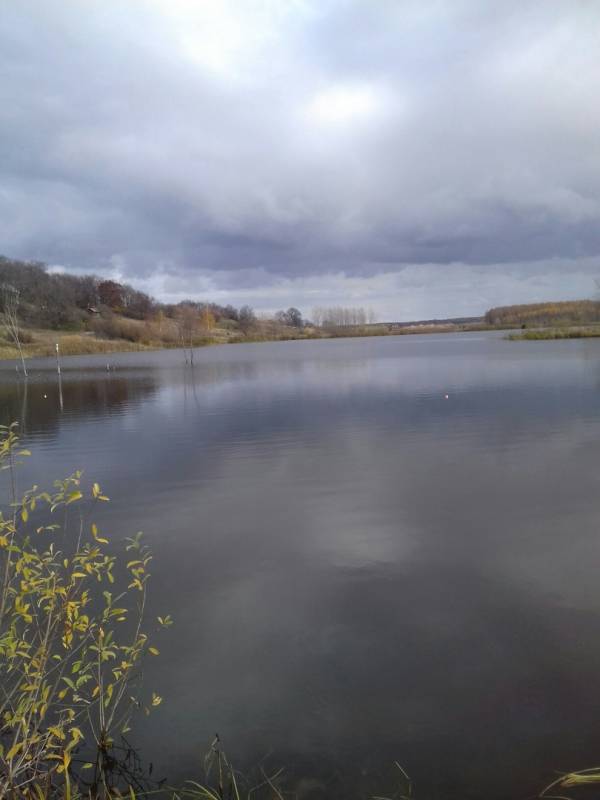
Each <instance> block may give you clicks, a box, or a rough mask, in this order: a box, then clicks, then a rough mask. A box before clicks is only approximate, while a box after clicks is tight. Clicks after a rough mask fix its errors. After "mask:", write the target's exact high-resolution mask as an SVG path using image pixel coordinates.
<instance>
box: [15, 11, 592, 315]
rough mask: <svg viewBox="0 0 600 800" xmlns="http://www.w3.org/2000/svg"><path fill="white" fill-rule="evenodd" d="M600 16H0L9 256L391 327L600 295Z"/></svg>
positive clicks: (183, 292)
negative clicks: (373, 319)
mask: <svg viewBox="0 0 600 800" xmlns="http://www.w3.org/2000/svg"><path fill="white" fill-rule="evenodd" d="M599 86H600V2H597V0H502V2H496V0H135V2H123V0H100V1H98V0H86V2H81V0H5V2H3V3H2V8H1V10H0V253H3V254H4V255H7V256H11V257H14V258H23V259H33V260H40V261H44V262H45V263H47V264H48V265H49V266H50V267H51V269H53V270H64V271H68V272H73V273H85V272H93V273H95V274H97V275H101V276H106V277H112V278H115V279H117V280H123V281H125V282H128V283H131V284H132V285H134V286H136V287H137V288H140V289H143V290H144V291H147V292H149V293H151V294H153V295H154V296H155V297H157V298H158V299H161V300H165V301H169V302H177V301H178V300H180V299H183V298H184V297H194V298H197V299H201V300H212V301H214V302H220V303H233V304H234V305H242V304H245V303H248V304H249V305H251V306H253V307H254V308H255V309H256V310H258V311H265V312H268V311H272V310H275V309H278V308H286V307H288V306H290V305H294V306H297V307H299V308H300V309H301V310H302V311H303V312H304V314H305V315H306V316H310V312H311V309H312V308H313V307H315V306H329V305H352V306H358V305H361V306H369V307H371V308H373V309H374V311H375V313H376V315H377V318H378V319H379V320H406V319H422V318H432V317H440V318H443V317H453V316H463V315H477V314H480V313H482V312H484V311H485V310H486V309H487V308H489V307H491V306H495V305H503V304H511V303H520V302H535V301H543V300H550V299H554V300H555V299H571V298H583V297H591V296H595V295H596V294H597V293H598V288H597V286H596V279H598V278H600V102H598V87H599Z"/></svg>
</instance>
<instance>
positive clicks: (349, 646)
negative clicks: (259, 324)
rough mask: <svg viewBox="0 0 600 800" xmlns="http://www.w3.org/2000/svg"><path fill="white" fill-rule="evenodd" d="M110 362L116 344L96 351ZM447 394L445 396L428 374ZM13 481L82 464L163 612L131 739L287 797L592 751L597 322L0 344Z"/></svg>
mask: <svg viewBox="0 0 600 800" xmlns="http://www.w3.org/2000/svg"><path fill="white" fill-rule="evenodd" d="M107 360H108V362H109V366H110V369H109V370H107V367H106V364H107ZM446 395H447V397H446ZM0 417H1V418H0V422H2V423H6V422H9V421H11V420H13V419H18V420H20V422H21V426H22V430H23V438H24V441H25V443H26V444H27V446H28V447H29V448H30V449H31V450H32V451H33V452H34V458H33V459H32V460H31V461H30V462H29V463H27V464H25V465H24V467H23V469H22V472H21V476H20V484H21V488H26V486H27V484H28V483H31V482H33V481H36V482H39V483H41V484H43V483H45V482H48V481H49V480H51V479H54V478H55V477H60V476H64V475H67V474H68V473H70V472H72V471H74V470H75V469H77V468H83V469H84V470H85V472H86V475H87V476H88V477H89V478H90V479H93V480H97V481H99V482H100V483H101V485H102V487H103V488H104V489H105V490H106V492H107V494H108V495H110V497H111V500H112V502H111V503H110V504H109V505H106V506H105V507H103V508H102V513H101V514H100V515H99V522H100V523H101V525H102V529H103V530H105V531H107V532H109V533H110V534H111V536H112V537H113V538H121V537H124V536H126V535H131V534H132V533H135V532H136V531H138V530H143V531H144V533H145V536H146V539H147V541H148V543H149V544H150V545H151V547H152V549H153V551H154V555H155V561H154V565H153V566H154V569H153V578H152V583H151V586H150V610H149V613H150V615H156V614H158V613H161V614H165V613H170V614H172V616H173V617H174V618H175V625H174V626H173V627H172V628H170V629H169V631H168V632H165V633H164V634H162V635H161V644H160V647H161V655H160V657H159V658H156V659H151V660H150V662H149V663H148V664H147V669H146V684H147V685H148V686H149V687H151V688H153V689H156V691H157V692H159V694H160V695H162V696H163V697H164V703H163V705H162V706H161V707H160V709H158V711H157V712H156V713H155V714H154V715H153V716H151V717H150V719H149V722H148V723H144V726H145V727H144V726H142V728H141V729H140V732H139V734H138V735H137V736H136V737H135V738H134V741H135V743H136V744H137V745H139V747H140V748H141V752H142V754H143V756H144V758H145V759H147V760H151V761H152V762H153V764H154V774H155V775H157V774H160V775H168V777H169V778H170V779H171V780H178V779H182V778H187V777H190V778H197V779H200V777H201V774H202V773H201V766H202V757H203V755H204V753H205V752H206V750H207V747H208V745H209V743H210V740H211V738H212V735H213V733H214V732H215V731H217V732H218V733H219V734H220V736H221V738H222V740H223V742H224V745H225V749H226V750H227V752H228V754H229V755H230V757H231V758H232V759H233V760H234V761H235V762H236V763H237V764H238V765H239V766H240V767H241V768H243V769H247V768H248V767H249V766H251V765H252V764H255V763H257V762H258V761H259V760H261V759H263V758H264V757H267V756H268V763H269V764H271V765H273V766H280V765H284V766H286V773H287V775H288V780H289V785H290V787H291V788H293V789H295V790H296V791H297V797H298V798H299V800H303V798H309V797H310V798H328V799H331V798H345V799H346V798H353V797H360V796H364V794H366V793H367V792H373V793H382V792H384V793H385V792H387V793H388V794H391V792H392V791H393V790H394V784H393V778H394V769H395V768H394V766H393V762H394V760H397V761H398V762H399V763H400V764H401V765H402V766H403V767H404V769H405V770H406V771H407V772H408V773H409V774H410V775H411V777H412V778H413V780H414V782H415V785H416V794H417V796H418V797H419V798H423V799H424V800H430V799H432V798H435V799H436V800H437V798H440V799H441V798H444V799H445V800H448V798H461V800H464V799H465V798H482V797H484V796H485V797H486V798H487V800H490V798H491V799H492V800H495V799H496V798H498V800H500V798H502V799H503V800H504V799H505V798H507V797H513V798H515V797H523V798H525V797H528V796H530V795H532V794H535V793H536V792H537V791H539V790H540V789H541V788H542V787H543V786H544V785H545V784H546V783H548V782H550V780H552V779H553V777H554V772H555V771H557V770H570V769H577V768H583V767H588V766H595V765H596V764H597V763H598V762H599V761H600V723H599V719H600V580H599V575H600V525H599V523H600V341H598V340H587V341H586V340H579V341H547V342H509V341H506V340H505V339H504V338H503V336H502V334H482V333H474V334H454V335H431V336H398V337H387V338H368V339H366V338H365V339H339V340H322V341H304V342H303V341H296V342H278V343H270V344H257V345H253V344H247V345H225V346H219V347H211V348H205V349H202V350H198V351H197V352H196V364H195V367H194V368H193V369H191V368H189V367H186V366H185V364H184V362H183V356H182V353H181V352H180V351H163V352H157V353H127V354H119V355H110V356H101V357H73V358H69V359H64V360H63V375H62V409H61V406H60V402H59V396H58V385H57V379H56V371H55V364H54V362H53V361H52V360H33V361H32V362H31V376H30V378H29V381H28V383H27V388H26V389H25V388H24V384H23V381H22V380H21V379H19V377H18V375H16V373H15V368H14V364H7V363H6V362H4V363H2V364H0Z"/></svg>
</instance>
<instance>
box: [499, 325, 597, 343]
mask: <svg viewBox="0 0 600 800" xmlns="http://www.w3.org/2000/svg"><path fill="white" fill-rule="evenodd" d="M598 337H600V326H593V327H585V328H580V327H579V328H543V329H541V330H533V331H522V332H520V333H511V334H510V335H509V336H507V337H506V338H507V339H510V341H511V342H528V341H542V340H548V339H596V338H598Z"/></svg>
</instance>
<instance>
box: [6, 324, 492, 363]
mask: <svg viewBox="0 0 600 800" xmlns="http://www.w3.org/2000/svg"><path fill="white" fill-rule="evenodd" d="M493 329H494V328H493V327H492V326H482V325H477V326H475V325H447V324H444V325H414V326H413V325H408V326H403V327H395V326H393V325H382V324H379V325H377V324H374V325H364V326H357V327H354V326H347V327H339V328H317V327H312V326H311V327H305V328H292V327H285V326H282V325H278V324H276V323H273V322H271V321H264V320H260V321H257V323H256V325H255V326H253V327H252V328H251V329H250V330H247V331H242V330H240V328H239V326H238V325H235V324H230V325H227V326H225V325H224V326H222V327H219V326H216V327H214V328H212V329H211V330H210V331H205V332H202V331H199V332H198V333H196V334H194V335H193V337H192V345H193V347H194V348H197V347H205V346H207V345H212V344H242V343H260V342H281V341H295V340H301V339H341V338H351V337H357V336H410V335H415V334H426V333H461V332H466V331H473V330H493ZM20 336H21V345H22V348H23V354H24V356H25V358H36V357H50V356H54V354H55V348H56V344H57V343H58V346H59V348H60V353H61V355H63V356H74V355H99V354H104V353H121V352H130V351H143V350H164V349H173V348H179V347H182V342H181V339H180V337H179V336H178V334H177V331H176V329H175V326H174V323H172V322H171V321H170V320H169V321H167V322H166V323H163V324H162V325H161V326H160V328H159V326H157V325H155V324H151V323H147V322H138V321H134V320H130V319H123V318H121V317H113V318H112V319H111V320H110V325H107V324H106V321H103V322H102V325H101V326H100V325H98V326H97V329H92V330H89V331H82V332H72V331H61V330H48V329H44V328H26V327H24V328H22V329H21V333H20ZM185 346H186V347H189V341H186V343H185ZM18 358H19V352H18V349H17V347H16V346H15V345H14V344H13V343H12V342H10V341H9V340H8V339H6V338H4V339H2V338H0V360H12V359H18Z"/></svg>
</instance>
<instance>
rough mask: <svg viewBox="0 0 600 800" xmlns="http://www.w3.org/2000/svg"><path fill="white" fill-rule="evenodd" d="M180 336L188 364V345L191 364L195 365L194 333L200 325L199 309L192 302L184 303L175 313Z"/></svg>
mask: <svg viewBox="0 0 600 800" xmlns="http://www.w3.org/2000/svg"><path fill="white" fill-rule="evenodd" d="M175 321H176V323H177V329H178V331H179V338H180V339H181V346H182V348H183V355H184V357H185V363H186V364H187V355H186V347H187V348H188V349H189V351H190V366H192V367H193V366H194V333H195V332H196V329H197V327H198V309H197V308H196V307H195V306H194V305H191V304H182V305H181V306H179V308H178V309H177V313H176V315H175Z"/></svg>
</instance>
